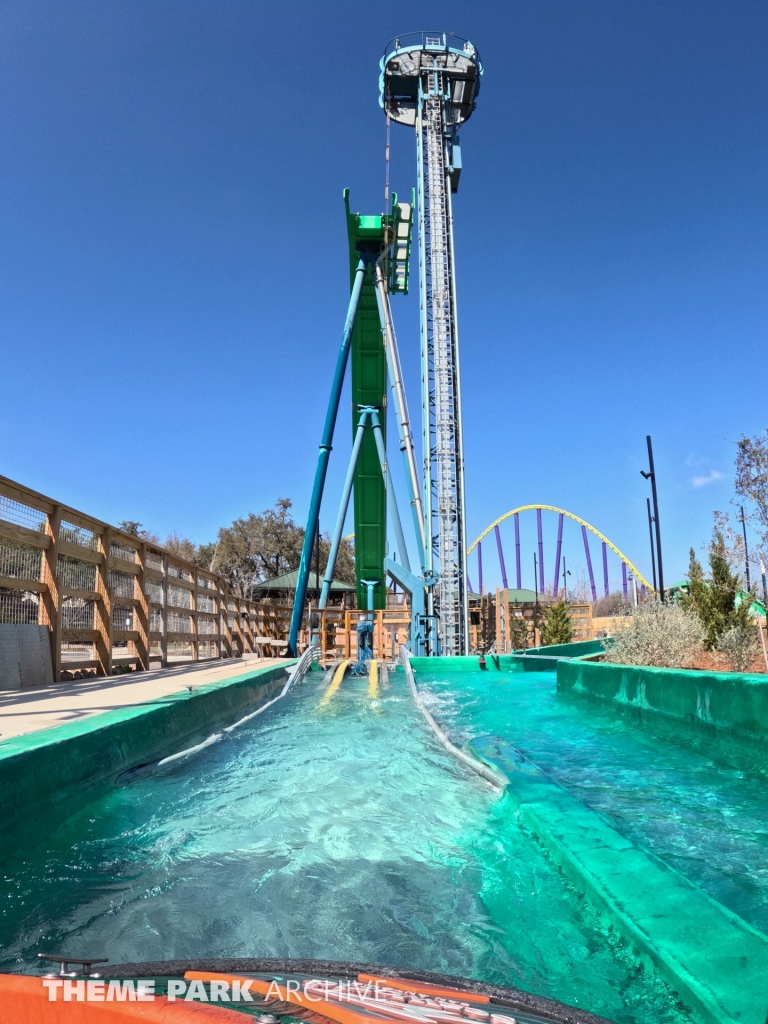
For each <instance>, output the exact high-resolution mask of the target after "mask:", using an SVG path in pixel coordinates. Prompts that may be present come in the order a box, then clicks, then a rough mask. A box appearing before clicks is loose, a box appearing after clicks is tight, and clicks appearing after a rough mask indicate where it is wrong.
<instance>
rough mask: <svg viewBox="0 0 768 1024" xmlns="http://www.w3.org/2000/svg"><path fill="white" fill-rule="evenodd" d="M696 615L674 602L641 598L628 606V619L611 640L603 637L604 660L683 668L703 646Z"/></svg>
mask: <svg viewBox="0 0 768 1024" xmlns="http://www.w3.org/2000/svg"><path fill="white" fill-rule="evenodd" d="M705 636H706V633H705V630H704V626H703V625H702V623H701V620H700V619H699V617H698V616H697V615H696V614H695V613H694V612H692V611H689V610H687V609H685V608H681V607H680V606H679V605H675V604H661V603H660V602H658V601H650V600H649V601H645V602H644V603H643V604H641V605H638V607H637V608H633V609H632V621H631V623H629V625H628V626H627V628H626V629H623V630H622V631H621V632H620V633H618V634H617V636H616V637H615V639H614V640H613V641H605V642H604V643H603V647H604V649H605V660H606V661H607V662H611V663H612V664H615V665H655V666H656V667H658V668H686V667H689V666H690V665H692V664H693V663H694V662H695V661H696V659H697V658H698V657H699V656H700V655H701V652H702V651H703V650H704V641H705Z"/></svg>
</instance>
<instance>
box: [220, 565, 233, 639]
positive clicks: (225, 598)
mask: <svg viewBox="0 0 768 1024" xmlns="http://www.w3.org/2000/svg"><path fill="white" fill-rule="evenodd" d="M217 580H218V590H219V633H220V634H221V646H220V647H219V654H220V655H221V656H222V657H223V656H224V652H223V651H222V647H223V649H224V651H226V656H227V657H228V658H231V657H232V631H231V630H230V628H229V594H228V590H227V587H226V584H225V583H224V582H223V581H222V578H221V576H219V577H217Z"/></svg>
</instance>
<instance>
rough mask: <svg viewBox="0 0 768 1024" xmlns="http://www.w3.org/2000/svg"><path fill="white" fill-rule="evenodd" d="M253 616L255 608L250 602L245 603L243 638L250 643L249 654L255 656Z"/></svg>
mask: <svg viewBox="0 0 768 1024" xmlns="http://www.w3.org/2000/svg"><path fill="white" fill-rule="evenodd" d="M252 614H253V608H252V606H251V602H250V601H246V602H245V618H244V619H243V636H244V637H245V640H246V641H247V643H248V653H249V654H254V653H255V651H256V645H255V644H254V642H253V637H254V633H253V622H252V619H251V616H252Z"/></svg>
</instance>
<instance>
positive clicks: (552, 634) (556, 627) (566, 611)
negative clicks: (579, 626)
mask: <svg viewBox="0 0 768 1024" xmlns="http://www.w3.org/2000/svg"><path fill="white" fill-rule="evenodd" d="M570 611H571V606H570V604H568V602H567V601H563V600H560V601H556V602H555V603H554V604H550V605H548V607H547V609H546V611H545V612H544V625H543V626H542V627H541V643H542V645H544V646H548V645H550V644H567V643H570V641H571V637H572V636H573V624H572V623H571V616H570Z"/></svg>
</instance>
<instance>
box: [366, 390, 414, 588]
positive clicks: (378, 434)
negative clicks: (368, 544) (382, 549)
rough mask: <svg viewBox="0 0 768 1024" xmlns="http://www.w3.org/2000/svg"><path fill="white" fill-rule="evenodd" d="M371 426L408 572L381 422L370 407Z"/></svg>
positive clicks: (408, 562)
mask: <svg viewBox="0 0 768 1024" xmlns="http://www.w3.org/2000/svg"><path fill="white" fill-rule="evenodd" d="M370 415H371V426H372V428H373V436H374V437H375V438H376V449H377V451H378V453H379V461H380V462H381V475H382V476H383V477H384V484H385V486H386V488H387V505H388V506H389V517H390V519H391V520H392V526H393V527H394V531H395V540H396V541H397V545H398V547H399V548H400V555H401V559H402V563H403V565H404V566H405V568H406V569H407V570H408V571H409V572H410V570H411V562H410V559H409V558H408V548H407V547H406V544H405V534H404V533H403V524H402V522H401V521H400V511H399V509H398V507H397V498H396V497H395V490H394V487H393V486H392V480H391V474H390V472H389V465H388V463H387V449H386V447H385V446H384V437H383V436H382V431H381V423H380V422H379V411H378V409H373V408H372V409H371V410H370Z"/></svg>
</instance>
